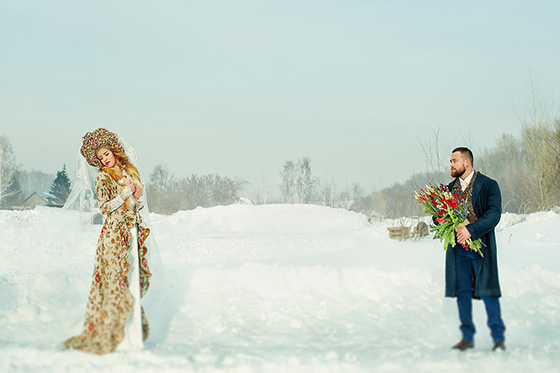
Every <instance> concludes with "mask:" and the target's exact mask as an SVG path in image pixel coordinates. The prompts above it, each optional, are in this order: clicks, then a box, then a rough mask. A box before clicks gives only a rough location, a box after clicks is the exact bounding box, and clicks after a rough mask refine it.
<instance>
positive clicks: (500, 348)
mask: <svg viewBox="0 0 560 373" xmlns="http://www.w3.org/2000/svg"><path fill="white" fill-rule="evenodd" d="M505 350H506V345H505V344H504V342H494V347H492V351H505Z"/></svg>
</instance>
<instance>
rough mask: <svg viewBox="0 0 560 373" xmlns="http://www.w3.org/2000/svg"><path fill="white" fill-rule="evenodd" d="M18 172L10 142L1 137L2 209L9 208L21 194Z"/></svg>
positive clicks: (0, 191)
mask: <svg viewBox="0 0 560 373" xmlns="http://www.w3.org/2000/svg"><path fill="white" fill-rule="evenodd" d="M17 172H18V167H17V164H16V159H15V156H14V152H13V150H12V145H11V143H10V140H9V139H8V138H7V137H5V136H0V207H8V206H7V205H8V202H9V201H10V200H12V199H13V198H14V197H18V194H19V193H21V188H20V187H19V181H18V174H17Z"/></svg>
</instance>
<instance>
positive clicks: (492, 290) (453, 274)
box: [445, 148, 505, 351]
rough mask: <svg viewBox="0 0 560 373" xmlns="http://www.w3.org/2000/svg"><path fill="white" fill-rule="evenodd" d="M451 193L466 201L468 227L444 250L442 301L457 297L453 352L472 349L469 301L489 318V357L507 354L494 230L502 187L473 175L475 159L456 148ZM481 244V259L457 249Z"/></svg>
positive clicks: (452, 163) (462, 228)
mask: <svg viewBox="0 0 560 373" xmlns="http://www.w3.org/2000/svg"><path fill="white" fill-rule="evenodd" d="M451 176H452V177H454V178H455V180H453V181H452V182H451V183H450V184H449V186H448V187H449V190H450V191H452V192H453V193H458V194H459V196H461V197H462V198H465V199H467V200H468V206H469V214H468V222H467V225H464V226H462V227H458V229H457V241H458V242H459V244H457V245H456V246H454V247H451V245H450V246H449V247H448V248H447V252H446V259H445V296H446V297H457V307H458V309H459V319H460V321H461V327H460V329H461V333H462V339H461V341H460V342H459V343H457V344H456V345H455V346H453V348H454V349H458V350H461V351H465V350H468V349H470V348H473V347H474V333H475V327H474V324H473V320H472V300H471V299H472V298H477V299H482V301H483V302H484V305H485V306H486V313H487V315H488V327H489V328H490V330H491V335H492V339H493V340H494V347H493V349H492V350H493V351H496V350H502V351H504V350H505V345H504V340H505V339H504V331H505V326H504V322H503V321H502V316H501V310H500V296H501V295H502V294H501V291H500V282H499V278H498V258H497V251H496V235H495V233H494V228H495V227H496V225H497V224H498V222H499V221H500V217H501V214H502V197H501V194H500V187H499V186H498V183H497V182H496V181H495V180H492V179H490V178H489V177H487V176H485V175H483V174H481V173H479V172H476V171H474V169H473V155H472V152H471V151H470V150H469V149H468V148H456V149H454V150H453V152H452V154H451ZM469 238H471V239H472V240H473V241H474V240H477V239H479V238H482V242H483V243H484V246H483V247H482V249H481V251H482V253H483V255H484V257H481V256H480V255H479V254H478V253H476V252H475V251H471V250H467V249H465V248H464V247H463V246H462V245H461V244H462V243H464V242H465V241H466V240H467V239H469Z"/></svg>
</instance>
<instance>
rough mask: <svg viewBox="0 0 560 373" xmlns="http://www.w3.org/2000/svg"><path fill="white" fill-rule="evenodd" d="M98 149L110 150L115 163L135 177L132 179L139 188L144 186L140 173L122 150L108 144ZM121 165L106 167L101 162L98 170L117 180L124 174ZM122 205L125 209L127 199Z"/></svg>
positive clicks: (126, 207)
mask: <svg viewBox="0 0 560 373" xmlns="http://www.w3.org/2000/svg"><path fill="white" fill-rule="evenodd" d="M100 149H108V150H110V151H111V152H112V153H113V155H114V156H115V161H116V165H117V166H121V167H122V169H124V170H125V171H126V173H127V174H129V175H130V176H132V177H133V178H134V179H135V180H134V181H135V182H136V183H137V184H138V186H139V187H141V188H143V187H144V186H143V185H142V180H141V179H140V174H139V173H138V169H137V168H136V166H134V165H133V164H132V163H130V161H129V160H128V157H127V156H126V154H125V152H124V151H118V150H114V149H112V148H111V147H109V146H107V147H105V146H103V147H101V148H100ZM121 167H112V168H111V167H106V166H104V165H103V163H101V168H100V171H102V172H106V173H107V174H108V175H109V176H111V177H112V178H113V180H115V181H116V182H118V181H119V180H121V179H122V178H123V177H124V175H123V174H122V172H121ZM132 197H133V198H134V199H135V200H136V197H134V195H132ZM124 206H125V209H128V199H127V200H126V201H125V202H124Z"/></svg>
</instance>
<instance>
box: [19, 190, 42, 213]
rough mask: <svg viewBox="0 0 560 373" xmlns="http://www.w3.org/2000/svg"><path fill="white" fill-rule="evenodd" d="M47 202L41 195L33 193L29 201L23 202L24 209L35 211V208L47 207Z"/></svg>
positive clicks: (28, 198)
mask: <svg viewBox="0 0 560 373" xmlns="http://www.w3.org/2000/svg"><path fill="white" fill-rule="evenodd" d="M46 205H47V201H45V199H44V198H43V197H41V196H40V195H39V193H37V192H33V194H31V195H30V196H29V197H27V199H26V200H25V201H24V202H23V208H25V209H33V208H35V206H46Z"/></svg>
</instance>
